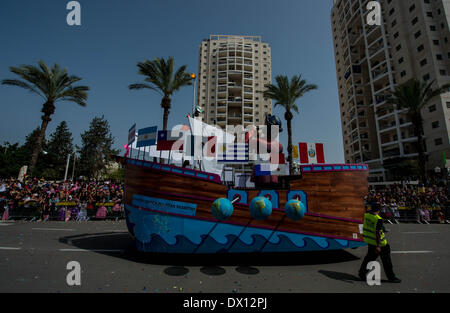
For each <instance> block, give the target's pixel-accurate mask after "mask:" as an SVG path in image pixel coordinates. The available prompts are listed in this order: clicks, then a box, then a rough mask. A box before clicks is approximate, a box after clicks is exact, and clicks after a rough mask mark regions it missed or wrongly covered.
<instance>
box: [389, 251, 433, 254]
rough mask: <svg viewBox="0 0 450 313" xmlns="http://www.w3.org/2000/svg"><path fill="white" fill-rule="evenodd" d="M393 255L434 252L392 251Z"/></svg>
mask: <svg viewBox="0 0 450 313" xmlns="http://www.w3.org/2000/svg"><path fill="white" fill-rule="evenodd" d="M391 253H392V254H424V253H434V251H392V252H391Z"/></svg>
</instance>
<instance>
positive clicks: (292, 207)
mask: <svg viewBox="0 0 450 313" xmlns="http://www.w3.org/2000/svg"><path fill="white" fill-rule="evenodd" d="M284 212H285V213H286V215H287V216H288V217H289V218H290V219H291V220H294V221H299V220H301V219H302V218H303V217H304V216H305V213H306V208H305V205H304V204H303V203H302V202H301V201H298V200H290V201H288V202H287V203H286V205H285V206H284Z"/></svg>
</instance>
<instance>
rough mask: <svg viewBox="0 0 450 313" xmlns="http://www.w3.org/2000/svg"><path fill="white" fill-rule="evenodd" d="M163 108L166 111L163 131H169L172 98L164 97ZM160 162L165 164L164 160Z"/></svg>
mask: <svg viewBox="0 0 450 313" xmlns="http://www.w3.org/2000/svg"><path fill="white" fill-rule="evenodd" d="M161 107H162V108H163V109H164V115H163V130H167V122H168V120H169V113H170V98H169V97H168V96H164V98H163V99H162V101H161ZM169 155H170V154H169ZM160 161H161V163H162V164H164V160H163V159H161V160H160ZM169 162H170V160H169Z"/></svg>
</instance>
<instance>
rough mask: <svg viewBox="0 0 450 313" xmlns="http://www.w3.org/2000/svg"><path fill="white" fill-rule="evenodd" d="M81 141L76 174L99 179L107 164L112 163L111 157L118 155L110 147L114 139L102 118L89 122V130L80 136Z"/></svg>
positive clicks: (106, 122)
mask: <svg viewBox="0 0 450 313" xmlns="http://www.w3.org/2000/svg"><path fill="white" fill-rule="evenodd" d="M81 141H82V146H81V148H80V149H79V155H80V157H79V162H78V170H77V172H78V173H80V174H81V175H83V176H85V177H89V178H99V177H100V176H102V175H104V174H105V172H106V169H107V167H108V163H109V162H111V161H112V158H111V155H114V154H117V153H119V150H116V149H113V147H112V146H113V144H114V137H113V136H112V134H111V131H110V127H109V123H108V121H107V120H106V119H105V117H104V116H101V117H95V118H94V119H93V120H92V121H91V124H90V126H89V129H88V130H87V131H85V132H84V133H83V134H81Z"/></svg>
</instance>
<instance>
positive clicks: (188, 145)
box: [184, 135, 217, 160]
mask: <svg viewBox="0 0 450 313" xmlns="http://www.w3.org/2000/svg"><path fill="white" fill-rule="evenodd" d="M216 144H217V137H215V136H210V137H203V136H192V135H190V136H186V141H185V145H184V147H185V149H184V153H185V155H186V156H190V157H193V158H194V160H202V159H203V157H204V156H206V157H210V158H215V157H216Z"/></svg>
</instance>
